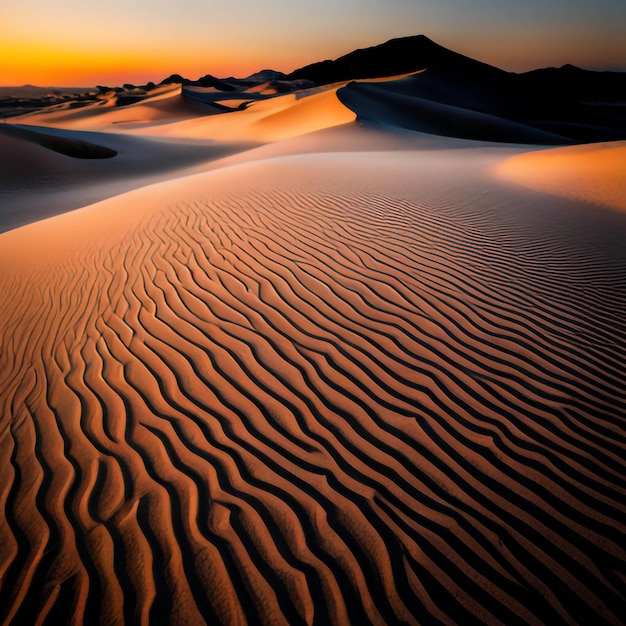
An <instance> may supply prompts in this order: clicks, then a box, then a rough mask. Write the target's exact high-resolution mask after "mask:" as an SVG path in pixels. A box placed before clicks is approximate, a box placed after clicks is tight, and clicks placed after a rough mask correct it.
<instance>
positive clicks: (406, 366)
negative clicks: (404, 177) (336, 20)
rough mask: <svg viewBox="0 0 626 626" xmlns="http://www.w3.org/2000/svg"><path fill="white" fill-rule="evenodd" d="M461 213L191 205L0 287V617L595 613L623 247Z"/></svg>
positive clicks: (616, 459)
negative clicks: (602, 246) (601, 249)
mask: <svg viewBox="0 0 626 626" xmlns="http://www.w3.org/2000/svg"><path fill="white" fill-rule="evenodd" d="M469 206H470V205H467V206H465V208H464V209H460V208H459V206H458V204H455V201H454V198H452V197H448V198H446V196H445V195H442V196H441V197H440V198H439V199H438V200H437V201H434V200H429V201H428V202H424V203H420V202H419V201H416V200H403V199H402V198H397V197H390V196H388V195H384V194H381V195H376V194H369V193H367V194H366V193H363V194H361V195H358V194H356V195H355V194H347V193H345V194H344V193H343V192H341V191H340V190H335V191H334V192H331V191H328V192H327V193H318V194H313V193H310V192H309V191H307V190H306V189H303V190H300V191H298V190H291V191H288V190H285V188H282V189H281V188H279V187H277V188H276V189H275V190H274V191H271V192H270V191H264V192H263V193H259V194H255V193H254V192H252V191H250V192H242V193H234V192H233V193H232V194H227V193H223V194H221V195H216V196H211V194H209V193H208V192H207V194H205V195H204V196H198V197H196V198H194V199H193V200H190V201H189V202H181V203H179V204H170V205H168V206H167V207H165V206H164V207H162V208H160V209H159V210H157V211H155V213H154V215H153V216H152V218H151V221H150V223H149V224H147V225H144V226H142V228H140V229H139V228H138V229H136V230H135V231H132V232H129V234H128V235H127V236H126V237H125V238H124V240H122V241H119V243H118V245H117V246H114V247H110V248H109V249H106V248H103V249H90V250H87V251H85V252H81V253H80V254H78V253H76V255H75V257H76V258H74V257H72V253H71V252H68V260H67V262H66V263H58V264H56V265H54V267H51V268H49V269H46V270H45V271H38V272H37V273H35V272H34V271H33V273H32V275H26V276H21V275H5V276H2V277H1V278H0V280H1V281H2V287H1V289H2V291H1V293H2V294H3V300H2V302H0V307H1V310H0V319H2V320H3V322H2V330H3V334H2V336H1V342H2V343H1V344H0V346H1V353H0V359H1V361H0V401H1V403H2V406H1V409H0V410H1V415H2V418H1V419H2V421H1V423H0V426H1V430H0V466H1V469H0V475H1V476H2V481H0V502H1V504H2V506H1V509H0V510H1V511H2V513H1V516H2V517H0V581H1V583H0V584H1V588H0V623H2V624H61V623H67V624H70V623H73V624H78V623H85V624H97V623H102V624H114V623H122V622H126V623H129V624H130V623H136V624H148V623H150V624H161V623H163V624H203V623H205V622H206V623H209V624H217V623H220V624H292V625H296V624H319V625H325V624H360V625H361V624H363V625H364V624H417V623H421V624H452V623H457V624H478V623H491V624H509V625H510V624H553V625H554V624H562V623H609V624H619V623H620V620H621V618H623V616H624V614H626V613H624V611H623V609H624V595H623V592H624V581H625V570H624V563H625V555H624V545H625V542H624V532H623V531H624V526H623V520H624V512H625V511H624V502H625V501H626V500H625V493H624V491H625V490H624V482H623V479H624V439H623V426H624V409H625V397H624V375H625V368H624V357H625V353H624V346H626V326H625V322H624V310H626V288H625V285H626V259H625V258H624V254H623V251H622V252H620V251H619V250H613V251H612V252H611V254H612V256H611V254H609V253H608V252H599V251H598V250H599V248H598V247H597V246H596V245H595V244H596V242H594V241H593V237H591V238H583V237H582V236H581V237H578V236H576V235H575V234H572V233H569V231H567V229H566V228H564V229H563V231H562V232H561V233H560V234H558V235H554V236H548V235H545V234H544V235H540V234H539V230H538V227H536V226H533V225H532V224H525V225H524V224H523V223H522V222H520V221H517V222H516V221H515V220H511V219H509V218H504V217H502V218H500V217H498V215H497V214H496V213H495V212H494V211H489V210H480V211H479V210H476V211H472V210H470V208H468V207H469ZM620 255H621V256H620ZM77 268H78V269H77ZM620 616H621V617H620Z"/></svg>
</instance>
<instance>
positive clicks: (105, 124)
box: [12, 85, 216, 131]
mask: <svg viewBox="0 0 626 626" xmlns="http://www.w3.org/2000/svg"><path fill="white" fill-rule="evenodd" d="M211 113H216V110H215V109H211V108H210V106H208V105H205V104H203V103H200V102H198V101H196V100H193V99H190V98H185V97H183V95H182V89H181V86H180V85H164V86H162V87H160V88H158V89H156V90H154V91H153V92H151V95H150V96H149V97H147V98H144V99H142V100H140V101H139V102H137V103H136V104H129V105H126V106H116V96H115V94H112V95H111V96H110V97H109V98H108V99H104V100H102V101H101V102H99V103H97V104H95V105H90V106H86V107H81V108H79V109H72V108H67V107H63V108H60V109H55V108H51V109H45V110H43V111H41V112H37V113H29V114H27V115H22V116H19V117H15V118H12V121H13V122H15V123H20V124H29V125H33V126H51V127H58V126H60V127H62V128H66V129H72V130H90V131H99V130H107V131H116V130H117V131H123V130H124V129H125V128H138V127H139V128H143V127H145V126H150V125H153V124H162V123H166V122H172V121H180V120H181V119H192V118H196V117H203V116H205V115H209V114H211Z"/></svg>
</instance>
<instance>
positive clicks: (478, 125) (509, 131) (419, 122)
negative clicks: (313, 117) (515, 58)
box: [337, 72, 570, 145]
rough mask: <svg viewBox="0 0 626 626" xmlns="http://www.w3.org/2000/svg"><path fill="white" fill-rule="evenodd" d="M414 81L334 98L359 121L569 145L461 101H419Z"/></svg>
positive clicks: (366, 85)
mask: <svg viewBox="0 0 626 626" xmlns="http://www.w3.org/2000/svg"><path fill="white" fill-rule="evenodd" d="M425 74H427V72H425ZM416 78H417V81H414V80H413V79H410V78H409V79H400V80H396V81H392V82H382V83H381V82H378V83H372V82H369V81H368V82H353V83H350V84H349V85H347V86H346V87H344V88H343V89H340V90H339V91H338V93H337V96H338V98H339V100H340V101H341V102H342V103H343V104H345V105H346V106H347V107H348V108H350V109H351V110H353V111H354V112H355V113H356V114H357V116H358V118H359V119H361V120H365V121H372V122H376V123H379V124H380V123H382V124H387V125H390V126H397V127H400V128H407V129H410V130H417V131H420V132H426V133H432V134H436V135H443V136H447V137H460V138H463V139H479V140H483V141H503V142H513V143H529V144H532V143H536V144H548V145H555V144H559V145H563V144H567V143H570V140H569V139H568V138H566V137H564V136H561V135H557V134H555V133H549V132H546V131H543V130H539V129H537V128H533V127H532V126H529V125H527V124H523V123H520V122H516V121H514V120H510V119H506V118H504V117H499V116H497V115H492V114H489V113H485V112H482V111H480V110H475V109H472V108H469V107H467V106H465V105H466V102H465V101H462V102H460V103H459V104H456V102H457V100H459V98H450V100H451V102H453V103H454V104H450V103H447V102H439V101H437V100H431V99H429V98H425V97H422V96H421V91H422V90H421V88H420V87H421V83H420V81H421V80H422V76H421V75H420V76H418V77H416ZM407 81H408V82H407ZM404 85H406V87H404V88H403V86H404ZM427 93H429V92H428V91H427ZM490 95H491V98H493V94H490Z"/></svg>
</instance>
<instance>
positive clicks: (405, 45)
mask: <svg viewBox="0 0 626 626" xmlns="http://www.w3.org/2000/svg"><path fill="white" fill-rule="evenodd" d="M452 64H455V65H457V66H458V65H459V64H462V65H464V66H467V67H468V68H469V67H470V66H471V67H474V68H478V67H481V68H483V69H485V68H489V69H490V70H491V71H493V72H498V73H501V72H502V70H498V69H497V68H494V67H492V66H490V65H486V64H485V63H481V62H480V61H475V60H473V59H470V58H469V57H465V56H463V55H462V54H459V53H457V52H453V51H452V50H448V49H447V48H444V47H443V46H440V45H439V44H437V43H435V42H434V41H432V40H431V39H429V38H428V37H426V35H413V36H410V37H399V38H396V39H390V40H389V41H386V42H385V43H382V44H379V45H377V46H372V47H370V48H362V49H359V50H354V51H353V52H349V53H348V54H345V55H344V56H341V57H339V58H338V59H335V60H334V61H330V60H327V61H322V62H320V63H313V64H311V65H307V66H306V67H302V68H300V69H297V70H295V71H294V72H292V73H291V74H288V75H287V76H286V79H287V80H295V79H301V78H305V79H308V80H312V81H313V82H315V83H317V84H328V83H333V82H339V81H344V80H353V79H363V78H381V77H383V76H392V75H397V74H409V73H412V72H417V71H419V70H423V69H426V68H427V67H433V66H438V67H443V66H445V67H447V66H450V65H452Z"/></svg>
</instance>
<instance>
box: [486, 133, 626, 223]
mask: <svg viewBox="0 0 626 626" xmlns="http://www.w3.org/2000/svg"><path fill="white" fill-rule="evenodd" d="M624 163H626V142H623V141H616V142H610V143H601V144H591V145H586V146H576V147H571V148H558V149H553V150H542V151H539V152H529V153H526V154H521V155H518V156H516V157H514V158H512V159H510V160H508V161H506V162H505V163H503V164H502V166H500V168H499V169H498V172H499V174H500V175H501V176H503V177H504V178H507V179H509V180H512V181H514V182H517V183H520V184H522V185H525V186H527V187H530V188H532V189H537V190H539V191H544V192H548V193H554V194H557V195H560V196H565V197H568V198H574V199H578V200H585V201H587V202H592V203H594V204H600V205H604V206H609V207H612V208H615V209H620V210H622V211H626V168H624Z"/></svg>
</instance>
